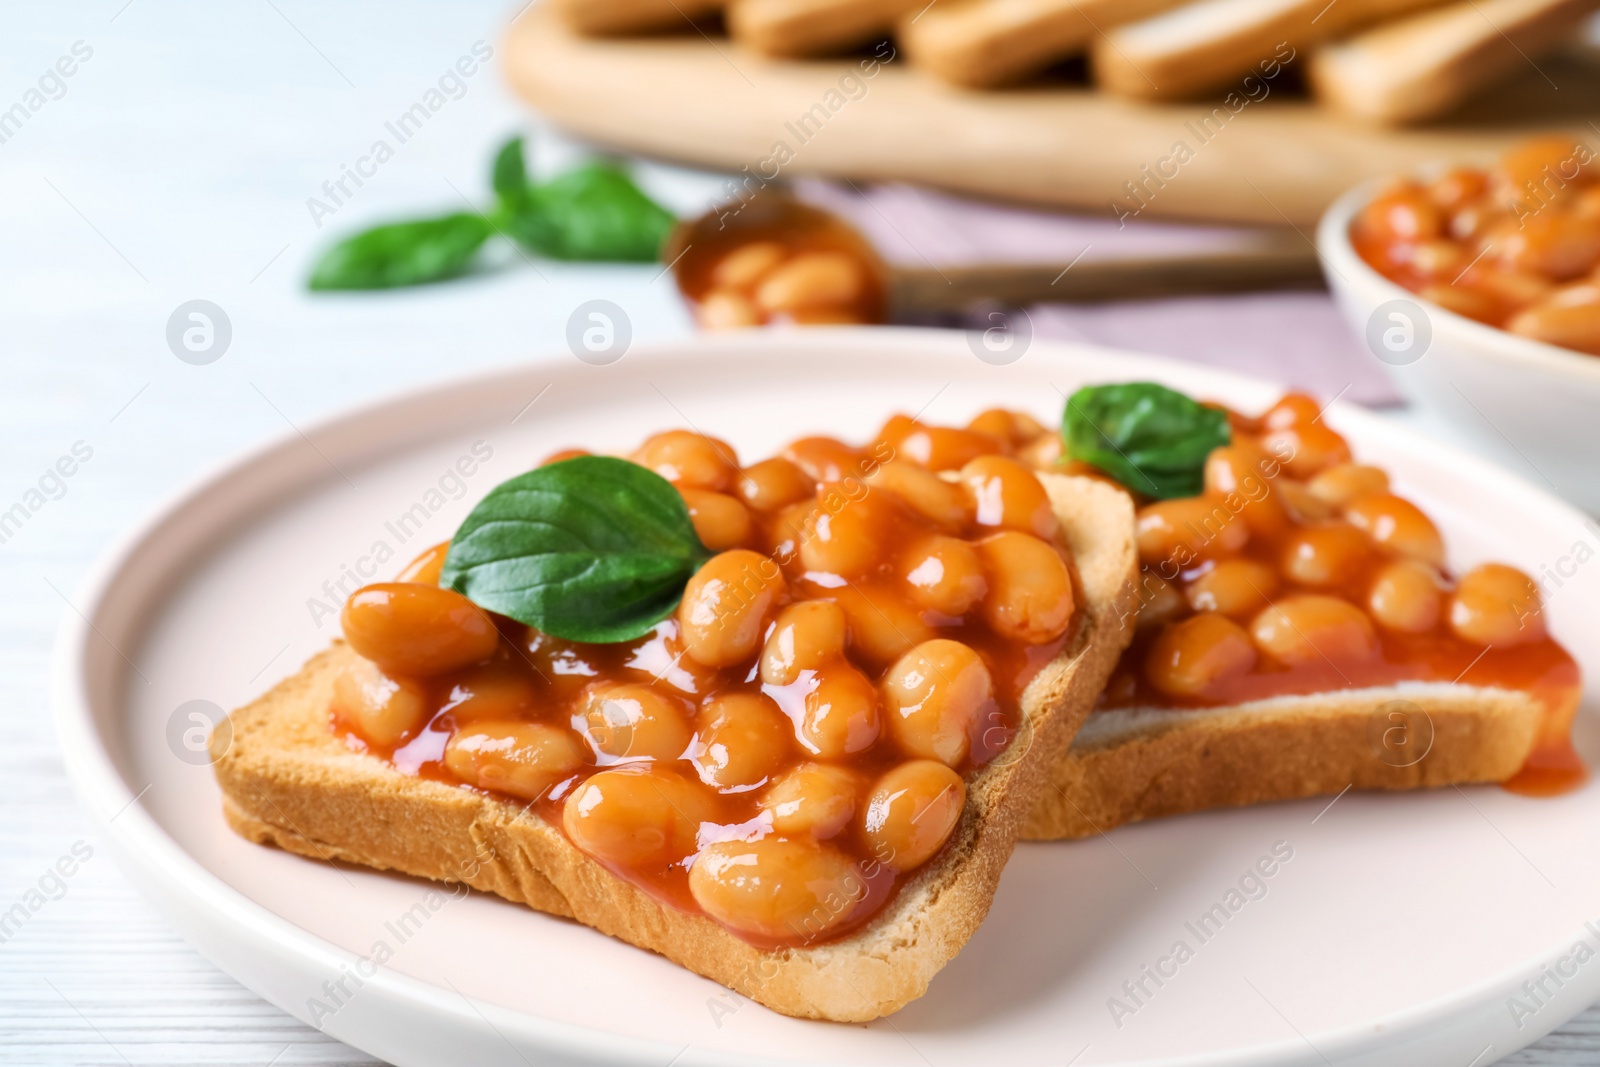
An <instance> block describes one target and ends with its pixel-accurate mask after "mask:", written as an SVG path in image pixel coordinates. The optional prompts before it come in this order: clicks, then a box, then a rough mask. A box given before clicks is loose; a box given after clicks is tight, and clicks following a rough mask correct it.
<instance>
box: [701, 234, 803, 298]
mask: <svg viewBox="0 0 1600 1067" xmlns="http://www.w3.org/2000/svg"><path fill="white" fill-rule="evenodd" d="M788 254H789V251H788V249H786V248H785V247H784V246H783V245H781V244H779V243H778V242H777V241H751V242H750V243H748V244H744V245H740V246H739V247H738V248H735V249H734V250H733V251H732V252H729V253H728V254H727V255H725V256H723V257H722V258H721V259H719V260H717V265H716V266H715V267H712V268H711V284H712V285H714V286H716V287H717V288H719V289H750V288H753V287H754V286H755V284H756V283H757V282H759V281H760V280H761V279H762V278H763V277H764V276H765V275H766V274H767V272H768V271H770V270H772V268H773V267H776V266H777V265H778V264H779V263H781V262H783V260H784V258H785V257H787V256H788Z"/></svg>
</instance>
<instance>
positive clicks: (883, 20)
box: [728, 0, 927, 57]
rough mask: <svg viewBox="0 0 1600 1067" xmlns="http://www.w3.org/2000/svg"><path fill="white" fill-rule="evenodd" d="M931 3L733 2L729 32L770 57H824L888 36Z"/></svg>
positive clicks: (897, 0) (919, 0)
mask: <svg viewBox="0 0 1600 1067" xmlns="http://www.w3.org/2000/svg"><path fill="white" fill-rule="evenodd" d="M926 2H927V0H729V2H728V33H729V34H730V35H731V36H732V37H733V39H734V40H736V41H738V42H739V43H740V44H742V45H744V46H745V47H747V48H751V49H754V50H755V51H757V52H761V53H764V54H766V55H769V56H788V57H805V56H822V55H828V54H831V53H834V52H842V51H845V50H847V49H850V48H855V47H856V46H857V45H863V44H867V43H869V42H871V41H874V40H876V39H878V38H880V37H886V36H888V34H889V31H890V30H891V29H892V28H893V27H894V24H895V21H896V20H897V19H899V18H900V17H901V16H902V15H905V14H908V13H914V12H915V11H916V10H917V9H918V8H920V7H922V6H923V4H924V3H926Z"/></svg>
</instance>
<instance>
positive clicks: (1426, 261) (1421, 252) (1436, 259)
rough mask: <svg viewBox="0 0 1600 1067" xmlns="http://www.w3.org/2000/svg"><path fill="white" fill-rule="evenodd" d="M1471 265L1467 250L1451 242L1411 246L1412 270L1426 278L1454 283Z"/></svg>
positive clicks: (1425, 242) (1432, 242)
mask: <svg viewBox="0 0 1600 1067" xmlns="http://www.w3.org/2000/svg"><path fill="white" fill-rule="evenodd" d="M1470 263H1471V260H1470V258H1469V257H1468V255H1467V251H1466V249H1464V248H1462V247H1461V246H1460V245H1459V244H1457V243H1456V242H1454V241H1449V240H1438V241H1423V242H1422V243H1421V244H1418V245H1412V246H1411V269H1412V270H1413V271H1415V272H1416V273H1418V274H1419V275H1421V276H1423V277H1425V278H1436V279H1442V280H1444V281H1446V282H1449V281H1453V280H1454V279H1455V278H1456V277H1457V276H1459V275H1460V273H1461V270H1462V268H1464V267H1466V266H1468V265H1469V264H1470Z"/></svg>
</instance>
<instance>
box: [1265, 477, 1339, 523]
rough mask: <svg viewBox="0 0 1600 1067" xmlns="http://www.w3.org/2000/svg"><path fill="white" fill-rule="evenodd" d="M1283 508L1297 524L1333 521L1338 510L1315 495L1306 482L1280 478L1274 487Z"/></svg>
mask: <svg viewBox="0 0 1600 1067" xmlns="http://www.w3.org/2000/svg"><path fill="white" fill-rule="evenodd" d="M1274 488H1275V489H1277V491H1278V497H1279V499H1281V500H1282V501H1283V508H1284V510H1285V511H1286V512H1287V513H1288V514H1289V516H1290V518H1292V519H1294V521H1295V522H1322V521H1324V520H1326V519H1331V518H1333V516H1334V513H1335V511H1336V510H1337V509H1336V508H1334V506H1333V505H1332V504H1330V503H1328V502H1327V501H1326V500H1323V499H1322V498H1321V497H1320V496H1317V495H1316V494H1315V493H1313V492H1312V491H1311V489H1310V487H1309V486H1307V484H1306V483H1305V482H1297V481H1295V480H1294V479H1293V478H1280V479H1279V480H1278V481H1277V482H1276V483H1275V485H1274Z"/></svg>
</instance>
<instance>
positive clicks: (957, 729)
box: [883, 637, 994, 767]
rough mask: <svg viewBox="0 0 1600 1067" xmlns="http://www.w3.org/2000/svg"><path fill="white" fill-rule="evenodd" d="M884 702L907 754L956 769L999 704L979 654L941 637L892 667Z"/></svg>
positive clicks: (891, 725)
mask: <svg viewBox="0 0 1600 1067" xmlns="http://www.w3.org/2000/svg"><path fill="white" fill-rule="evenodd" d="M883 704H884V713H885V716H886V718H887V719H888V724H889V735H890V736H891V737H893V738H894V740H895V743H896V744H898V745H899V746H900V749H901V750H902V751H903V752H905V753H907V754H908V755H911V756H919V757H922V758H924V759H937V760H942V761H944V762H945V763H947V764H949V765H950V766H952V767H956V766H959V765H960V764H961V762H962V761H963V760H965V759H966V758H967V752H968V751H969V749H970V748H971V742H972V735H973V733H974V732H975V731H976V730H977V727H978V723H979V721H980V720H981V719H982V718H983V716H984V714H985V713H986V712H987V711H989V710H991V709H992V708H993V707H994V681H993V680H992V679H991V678H990V677H989V668H988V667H986V666H985V665H984V662H983V659H982V657H980V656H979V655H978V654H977V653H976V652H974V651H973V650H972V649H971V648H969V647H968V646H966V645H964V644H962V643H961V642H960V641H952V640H950V639H949V638H942V637H941V638H937V639H935V640H932V641H924V642H923V643H922V644H920V645H918V646H917V647H916V648H913V649H912V650H911V651H910V652H907V653H906V654H905V655H904V656H902V657H901V658H900V659H899V660H897V661H896V662H895V664H894V666H892V667H890V668H889V671H888V673H887V674H885V675H884V677H883Z"/></svg>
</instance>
